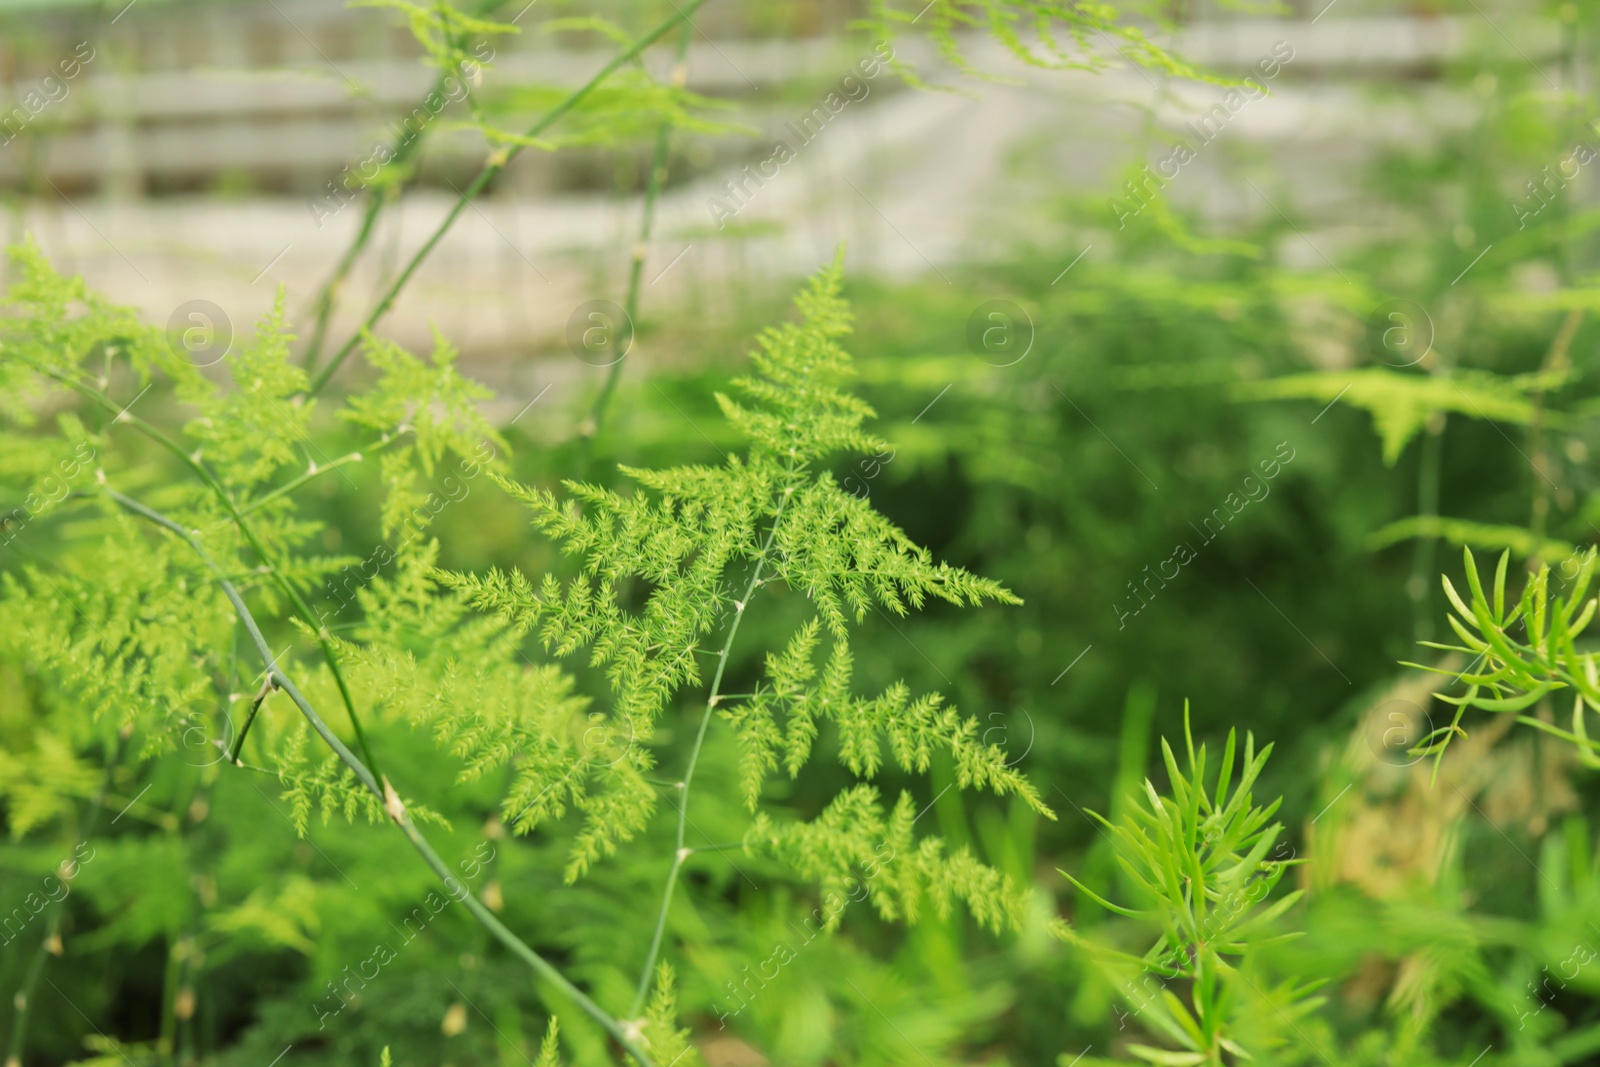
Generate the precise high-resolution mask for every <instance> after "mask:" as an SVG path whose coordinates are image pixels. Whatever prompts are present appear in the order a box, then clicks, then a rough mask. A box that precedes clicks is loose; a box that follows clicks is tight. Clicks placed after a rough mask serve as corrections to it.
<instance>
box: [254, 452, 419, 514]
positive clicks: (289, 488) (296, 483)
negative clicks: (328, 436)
mask: <svg viewBox="0 0 1600 1067" xmlns="http://www.w3.org/2000/svg"><path fill="white" fill-rule="evenodd" d="M399 438H400V435H399V434H386V435H385V436H384V438H383V439H382V440H381V441H379V442H377V444H375V445H371V446H369V447H367V448H362V449H357V450H356V451H354V452H351V453H348V454H346V455H343V456H340V457H339V458H338V459H335V460H330V461H329V462H327V463H324V464H323V465H322V466H320V467H318V466H315V465H313V466H312V467H311V468H310V469H308V470H307V471H306V472H305V473H304V474H300V475H297V476H295V477H294V478H291V479H289V480H288V481H287V482H284V483H283V484H282V485H280V486H278V488H276V489H274V490H273V491H272V492H270V493H268V494H267V495H266V496H264V497H260V498H258V499H256V500H252V501H251V502H250V503H249V504H246V505H245V506H244V507H242V508H240V509H239V514H241V515H248V514H250V513H251V512H252V511H254V510H256V509H257V508H260V507H265V506H266V505H267V504H270V503H272V502H273V501H274V500H277V499H278V498H279V497H284V496H288V495H289V494H290V493H292V492H294V491H295V490H296V489H299V488H300V487H301V486H302V485H305V484H306V483H307V482H309V481H311V480H312V479H313V478H320V477H321V476H322V475H324V474H327V473H328V472H329V471H331V470H338V469H339V468H340V467H343V466H346V465H348V464H351V463H360V462H362V461H363V460H365V459H366V458H367V457H368V456H369V455H372V454H374V453H376V452H380V451H382V450H383V449H385V448H388V447H389V445H391V444H392V443H394V442H395V441H397V440H399Z"/></svg>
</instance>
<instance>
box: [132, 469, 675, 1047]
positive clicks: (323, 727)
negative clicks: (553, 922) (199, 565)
mask: <svg viewBox="0 0 1600 1067" xmlns="http://www.w3.org/2000/svg"><path fill="white" fill-rule="evenodd" d="M105 492H106V495H107V496H109V497H110V498H111V499H112V500H114V501H116V502H117V503H118V504H119V505H121V506H122V507H124V508H126V509H127V510H129V511H131V512H133V513H134V514H135V515H138V516H140V517H141V518H144V519H148V520H149V521H151V522H153V523H155V524H156V525H158V526H160V527H162V528H163V529H166V530H168V531H170V532H172V533H173V534H176V535H177V536H178V537H179V538H180V539H182V540H183V542H184V543H185V544H187V545H188V546H189V547H190V548H191V549H193V550H194V552H195V554H196V555H197V556H199V557H200V559H201V561H202V562H203V563H204V564H205V565H206V567H207V568H208V569H209V570H210V571H211V573H212V575H213V577H215V578H216V581H217V584H218V585H219V586H221V588H222V592H223V594H224V595H225V596H227V598H228V600H229V602H230V603H232V604H233V609H234V611H235V612H237V613H238V616H239V621H240V622H242V623H244V628H245V632H246V633H248V634H249V635H250V640H251V642H252V643H253V644H254V645H255V646H256V651H257V652H258V653H259V654H260V656H261V660H262V662H263V663H264V664H266V668H267V676H268V677H269V678H271V679H272V682H273V684H274V685H275V686H277V687H278V688H279V689H282V690H283V691H284V692H285V693H287V694H288V695H289V699H290V700H292V701H294V703H295V706H296V707H298V708H299V709H300V713H301V714H302V715H304V716H305V719H306V721H307V722H308V723H310V725H311V728H312V729H313V730H315V731H316V732H317V734H318V735H319V736H320V737H321V738H322V740H323V741H325V742H326V743H327V745H328V747H329V748H331V749H333V751H334V753H335V754H336V755H337V756H338V757H339V758H340V759H341V760H342V761H344V764H345V766H347V767H349V768H350V769H351V770H352V771H354V772H355V775H356V777H357V778H359V779H360V780H361V784H362V785H364V786H366V787H367V789H368V790H369V791H370V792H371V793H372V794H373V796H375V797H377V798H378V799H379V801H380V802H382V804H383V807H384V811H385V812H387V813H388V815H389V817H390V818H391V819H393V820H394V822H395V824H396V825H397V826H399V827H400V831H401V832H402V833H404V834H405V836H406V840H408V841H410V842H411V845H412V847H413V848H415V849H416V850H417V852H418V853H420V854H421V856H422V859H423V861H424V862H425V863H427V865H428V866H429V867H431V868H432V869H433V872H434V873H435V874H437V875H438V876H439V878H440V879H441V880H442V881H443V882H444V884H445V887H446V888H447V889H448V890H449V891H450V893H451V894H452V895H455V894H457V893H460V894H462V895H461V896H460V897H459V898H458V899H460V900H461V902H462V903H463V904H465V905H466V908H467V910H468V911H470V912H472V915H473V918H475V919H477V920H478V921H479V922H480V923H482V924H483V925H484V927H485V928H487V929H488V931H489V932H490V933H491V934H493V935H494V936H495V937H496V938H497V939H498V940H499V941H500V942H501V943H502V944H503V945H505V946H506V947H507V948H508V949H510V950H511V951H512V952H513V953H514V954H515V955H517V956H518V957H520V958H521V959H522V960H523V961H524V962H526V963H527V964H528V965H529V966H530V967H532V968H533V970H534V971H535V972H536V973H537V974H538V975H539V976H540V977H541V978H544V979H545V980H546V981H548V982H550V983H551V984H553V985H555V986H556V987H557V988H559V989H560V990H561V991H562V992H564V993H565V994H566V995H567V996H569V997H571V998H572V1000H573V1001H574V1002H576V1003H577V1005H578V1006H579V1007H580V1008H582V1009H583V1011H584V1012H585V1013H587V1014H588V1015H589V1016H590V1017H591V1018H592V1019H594V1020H595V1021H596V1022H597V1023H599V1024H600V1025H601V1026H603V1027H604V1028H605V1029H606V1031H607V1032H608V1033H609V1034H611V1036H612V1037H614V1038H615V1039H616V1040H617V1042H618V1043H619V1044H621V1045H622V1047H623V1048H625V1049H626V1050H627V1051H628V1052H629V1054H631V1055H632V1056H633V1057H635V1058H636V1059H637V1060H638V1061H639V1062H640V1063H641V1064H642V1065H643V1067H655V1061H654V1060H652V1059H651V1058H650V1056H649V1054H648V1053H647V1052H645V1051H644V1049H643V1047H642V1046H641V1044H640V1039H639V1036H638V1034H637V1032H630V1031H629V1030H628V1029H627V1028H625V1027H624V1026H623V1025H622V1024H621V1023H620V1022H618V1021H617V1020H616V1019H615V1018H613V1017H612V1016H611V1015H610V1014H609V1013H608V1012H607V1011H606V1010H605V1009H604V1008H602V1007H600V1005H598V1004H596V1003H595V1002H594V1001H593V1000H590V999H589V997H588V996H587V995H586V994H585V993H584V992H583V991H582V990H581V989H579V988H578V987H577V986H575V985H573V984H572V983H571V982H570V981H568V980H567V978H566V976H565V975H563V974H562V973H561V972H560V971H559V970H557V969H556V968H555V967H554V966H553V965H552V964H551V963H550V962H549V961H548V960H546V959H545V958H544V957H543V956H541V955H539V954H538V953H537V952H535V951H534V950H533V949H532V948H531V947H529V946H528V944H527V943H526V942H524V941H523V940H522V939H521V938H519V937H518V936H517V935H516V934H514V933H512V932H511V930H510V929H509V928H507V927H506V925H505V924H504V923H502V922H501V921H500V920H499V919H498V918H496V917H495V914H494V913H493V912H492V911H490V910H489V909H488V907H487V906H485V905H484V904H483V902H482V901H480V900H479V899H478V898H477V897H476V896H474V895H473V894H472V893H471V891H469V890H468V889H467V887H466V886H465V885H464V884H463V883H462V882H461V880H460V879H458V878H457V877H456V876H455V875H454V874H452V873H451V872H450V867H449V865H447V864H446V863H445V862H444V860H442V859H441V858H440V857H439V854H438V853H437V852H435V851H434V849H433V846H432V845H430V844H429V843H428V840H427V838H425V837H423V836H422V832H421V831H420V830H418V829H417V827H416V824H415V823H414V822H413V821H412V819H411V815H410V813H409V812H408V811H407V810H406V805H405V803H404V802H403V801H402V800H401V799H400V796H399V794H398V793H396V792H395V790H394V786H392V785H391V784H389V782H388V781H387V780H386V779H385V780H383V781H382V782H380V781H379V779H378V778H377V776H376V775H374V773H373V772H372V770H370V769H369V768H368V766H367V764H365V763H363V762H362V761H361V759H360V758H359V757H358V756H356V754H355V753H354V752H352V751H350V749H349V748H348V747H347V746H346V745H345V743H344V742H343V741H341V740H339V737H338V735H337V734H335V733H334V732H333V731H332V730H330V729H328V724H327V723H326V722H324V721H323V719H322V716H320V715H318V714H317V711H316V709H315V708H314V707H312V705H311V702H310V701H309V700H307V699H306V698H305V696H304V695H303V694H302V693H301V692H300V689H299V688H298V687H297V686H296V685H295V684H294V682H293V681H292V680H291V679H290V678H289V676H288V675H287V674H285V673H284V671H283V668H282V667H281V666H279V664H278V658H277V656H276V655H274V654H273V651H272V649H271V647H270V646H269V645H268V644H267V640H266V638H265V637H263V636H262V635H261V629H260V627H258V626H257V625H256V621H255V617H254V616H253V615H251V613H250V609H249V607H247V606H246V605H245V602H244V598H243V597H241V596H240V595H239V591H238V590H237V589H236V588H234V585H233V583H232V582H230V581H229V580H228V579H227V577H226V576H225V575H224V574H223V572H222V568H221V567H219V566H217V563H216V561H215V560H213V559H212V558H211V556H210V554H209V553H207V552H206V550H205V549H204V548H202V547H201V545H200V542H198V541H196V540H195V539H194V537H193V535H191V534H190V532H189V531H188V530H185V529H184V528H183V527H182V526H180V525H179V524H178V523H177V522H174V521H173V520H172V519H170V518H168V517H167V516H166V515H163V514H161V513H160V512H159V511H155V510H154V509H152V508H149V507H146V506H145V505H144V504H141V503H139V502H138V501H137V500H134V499H132V498H131V497H127V496H124V495H122V494H121V493H119V492H117V491H116V490H114V489H112V488H111V487H110V486H106V487H105Z"/></svg>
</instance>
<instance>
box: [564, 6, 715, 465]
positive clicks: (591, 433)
mask: <svg viewBox="0 0 1600 1067" xmlns="http://www.w3.org/2000/svg"><path fill="white" fill-rule="evenodd" d="M693 36H694V23H693V22H691V21H690V20H689V19H688V18H685V19H684V21H683V32H682V34H681V35H680V36H679V38H678V54H677V56H676V58H675V59H674V60H673V66H672V84H673V86H674V87H679V88H681V87H682V86H683V84H684V83H685V82H686V81H687V79H688V70H687V68H686V67H685V65H684V60H685V57H686V56H687V55H688V54H689V41H690V39H691V38H692V37H693ZM671 140H672V120H671V119H666V120H663V121H662V123H661V129H660V130H659V131H658V132H657V133H656V150H655V155H654V157H653V158H652V159H651V161H650V173H649V175H648V176H647V177H646V178H645V190H644V219H643V221H642V222H640V224H639V240H638V241H637V242H636V243H635V244H634V246H633V256H632V263H631V265H630V266H629V268H628V295H627V296H626V297H624V298H623V304H622V311H623V317H624V319H625V320H626V324H627V329H628V340H629V342H630V344H631V342H632V341H633V340H634V338H636V337H637V336H638V332H639V329H638V321H639V281H640V279H641V278H642V277H643V276H644V259H645V254H646V252H647V250H648V246H649V244H650V230H651V227H652V226H653V224H654V222H655V214H656V198H657V197H658V196H659V195H660V193H661V182H662V180H663V179H664V178H665V177H666V174H667V147H668V145H669V143H670V142H671ZM626 358H627V357H626V355H624V356H623V357H622V358H619V359H617V360H616V362H614V363H612V364H611V367H610V369H609V370H607V371H606V381H605V385H604V386H603V387H601V389H600V395H599V396H597V397H595V399H594V408H593V410H591V411H590V412H589V419H588V425H587V427H586V429H587V430H588V434H587V435H586V436H587V438H588V439H589V440H591V441H592V440H593V439H595V438H598V437H599V436H600V430H601V428H602V427H603V426H604V425H605V421H606V412H607V410H608V409H609V408H610V406H611V397H612V394H614V393H615V392H616V391H617V382H618V380H619V379H620V378H621V377H622V364H623V361H624V360H625V359H626Z"/></svg>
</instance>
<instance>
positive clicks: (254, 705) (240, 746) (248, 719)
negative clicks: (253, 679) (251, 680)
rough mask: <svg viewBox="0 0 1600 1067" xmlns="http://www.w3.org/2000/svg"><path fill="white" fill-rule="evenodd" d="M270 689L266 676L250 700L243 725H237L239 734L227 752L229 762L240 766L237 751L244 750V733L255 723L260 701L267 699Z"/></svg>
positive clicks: (270, 682)
mask: <svg viewBox="0 0 1600 1067" xmlns="http://www.w3.org/2000/svg"><path fill="white" fill-rule="evenodd" d="M272 689H273V686H272V679H271V678H270V677H268V678H267V680H266V681H264V682H262V683H261V690H260V692H258V693H256V696H255V699H254V700H252V701H250V711H249V713H248V714H246V715H245V717H244V725H243V726H241V727H239V736H238V737H236V738H234V740H233V749H232V750H231V751H230V752H229V753H228V762H229V763H232V764H234V765H235V766H240V763H239V753H241V752H243V751H244V739H245V735H246V734H248V733H249V732H250V727H251V726H252V725H254V724H255V721H256V713H257V712H259V711H260V710H261V703H262V701H264V700H266V699H267V695H268V694H269V693H271V692H272Z"/></svg>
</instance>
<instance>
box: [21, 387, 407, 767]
mask: <svg viewBox="0 0 1600 1067" xmlns="http://www.w3.org/2000/svg"><path fill="white" fill-rule="evenodd" d="M30 365H31V366H33V368H34V369H35V370H37V371H39V373H41V374H43V375H45V376H46V377H49V378H53V379H55V380H56V381H58V382H61V383H62V384H63V385H66V386H69V387H71V388H72V389H75V390H77V391H78V392H79V393H81V394H83V395H84V396H86V397H88V398H89V399H91V400H93V401H95V402H96V403H97V404H99V405H100V406H101V407H104V408H106V409H108V410H110V411H114V412H116V413H117V416H116V418H115V419H113V420H112V422H113V423H116V422H125V423H127V424H128V425H129V426H132V427H133V428H134V429H136V430H138V431H139V432H140V433H142V434H144V435H145V436H146V437H148V438H150V439H151V440H152V441H155V442H156V443H157V444H159V445H161V447H163V448H165V449H166V450H167V451H168V452H171V453H172V454H173V455H174V456H176V457H177V458H178V459H179V460H180V461H181V462H182V463H183V464H184V466H186V467H188V468H189V469H190V470H192V471H194V472H195V474H196V475H197V476H198V477H199V478H200V480H201V481H202V482H204V483H205V484H206V487H207V488H208V489H210V490H211V492H212V494H213V495H214V496H216V498H217V499H218V500H219V501H221V502H222V506H223V507H224V508H226V509H227V510H228V514H229V516H230V517H231V518H232V519H233V523H234V525H235V526H237V527H238V529H239V532H240V533H241V534H242V535H243V536H244V539H245V540H246V541H247V542H248V543H249V545H250V547H251V548H252V549H253V550H254V551H255V553H256V555H257V556H259V557H260V558H261V562H262V564H263V565H264V566H265V567H266V568H267V571H268V573H269V574H271V575H272V578H273V581H274V582H275V583H276V585H277V586H278V589H279V590H280V591H281V592H282V593H283V594H284V596H285V597H287V598H288V600H289V603H290V604H292V605H294V609H295V613H296V614H297V615H299V616H300V619H301V621H302V622H304V623H305V624H306V626H308V627H309V628H310V629H311V632H312V633H313V634H315V635H316V641H317V645H318V647H319V648H321V649H322V658H323V660H324V661H326V662H327V664H328V670H329V672H330V673H331V674H332V675H333V680H334V682H335V683H336V684H337V685H338V687H339V695H340V697H341V698H343V700H344V707H345V711H346V713H347V714H348V715H349V716H350V727H351V729H352V730H353V731H354V732H355V735H356V744H357V745H359V746H360V748H361V753H362V755H363V756H365V757H366V763H367V766H369V767H372V768H373V770H374V771H375V772H376V771H377V767H378V761H377V760H376V759H374V758H373V755H372V749H371V748H370V747H369V746H368V745H367V736H366V732H365V731H363V730H362V729H361V717H360V716H359V715H358V714H356V704H355V699H354V698H353V697H352V696H351V695H350V687H349V686H348V685H347V684H346V683H345V680H344V672H343V671H341V670H340V669H339V660H338V657H337V656H335V655H334V653H333V644H332V642H330V641H329V640H328V637H327V633H326V631H324V630H323V629H322V627H321V625H319V623H318V621H317V617H316V615H315V614H314V613H313V612H312V610H311V605H309V604H307V603H306V601H305V598H304V597H302V596H301V595H300V591H299V590H298V589H296V588H295V587H294V586H293V585H291V584H290V583H289V580H288V579H287V578H285V577H284V576H283V572H282V571H281V570H280V569H279V568H278V565H277V562H276V561H275V560H274V559H273V558H272V556H271V555H269V554H268V552H267V549H266V546H264V545H263V544H262V543H261V542H260V540H259V539H257V537H256V535H255V531H253V530H251V529H250V525H249V524H248V523H246V522H245V521H244V514H243V513H242V512H241V511H240V510H239V507H238V505H237V504H235V503H234V502H233V497H232V495H231V494H230V493H229V492H228V490H227V487H226V486H224V485H223V484H222V483H221V482H220V481H218V480H217V478H216V476H215V475H213V474H212V473H211V472H210V471H209V470H208V469H206V467H205V465H204V464H202V463H201V462H200V461H199V460H198V459H196V458H195V457H194V456H191V455H190V454H189V453H187V452H185V451H184V450H183V446H181V445H179V444H178V442H176V441H174V440H173V439H172V438H170V437H168V436H167V435H166V434H164V433H162V432H161V431H160V430H158V429H156V428H155V427H154V426H152V425H150V424H149V423H148V422H145V421H144V420H143V419H141V418H139V416H137V415H135V414H133V413H132V412H130V411H128V410H126V408H124V407H118V406H117V403H116V401H114V400H112V399H111V398H110V397H108V396H106V395H105V394H104V393H102V392H101V391H100V390H98V389H95V388H94V387H93V386H89V385H86V384H84V383H83V382H80V381H78V380H77V379H76V378H74V377H72V376H71V375H69V374H63V373H61V372H60V371H57V370H55V369H53V368H50V367H43V366H40V365H38V364H34V363H30Z"/></svg>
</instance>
